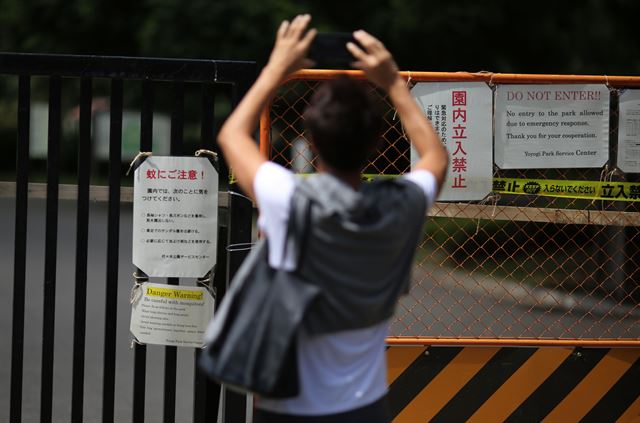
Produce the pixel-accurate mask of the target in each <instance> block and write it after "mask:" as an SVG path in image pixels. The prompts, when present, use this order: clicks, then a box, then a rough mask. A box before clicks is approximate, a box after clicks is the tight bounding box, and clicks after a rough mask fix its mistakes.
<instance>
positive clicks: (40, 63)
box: [0, 53, 256, 423]
mask: <svg viewBox="0 0 640 423" xmlns="http://www.w3.org/2000/svg"><path fill="white" fill-rule="evenodd" d="M255 74H256V65H255V63H253V62H230V61H209V60H173V59H147V58H128V57H96V56H63V55H30V54H13V53H0V75H1V76H3V77H6V78H17V80H18V106H17V113H16V116H17V145H16V151H17V163H16V173H15V182H9V183H5V185H7V184H8V185H9V186H12V184H13V185H15V191H14V192H15V241H14V268H13V305H12V334H11V378H10V407H9V418H10V421H11V422H20V421H23V419H24V415H23V409H24V404H23V390H24V389H23V388H24V385H25V384H36V383H38V382H37V381H34V380H24V377H23V374H24V373H25V372H24V369H25V365H26V363H25V361H24V353H25V341H26V340H25V319H29V317H30V316H27V315H26V314H25V313H26V310H25V301H27V300H28V299H27V295H26V294H27V292H28V290H27V278H26V274H27V269H28V267H29V266H30V252H29V251H30V250H28V249H27V226H28V218H27V216H28V204H29V201H28V200H29V192H30V189H33V184H30V170H29V169H30V163H32V161H31V160H30V154H29V148H30V110H31V99H32V93H33V85H34V84H33V81H34V78H37V80H38V84H40V79H43V80H48V134H47V156H46V195H45V194H44V193H43V195H42V197H43V198H46V211H45V216H46V222H45V239H44V244H45V245H44V284H43V290H44V293H43V310H42V342H41V348H42V353H41V380H40V382H39V385H40V419H39V421H41V422H44V423H46V422H51V421H56V420H58V418H57V417H56V416H54V415H53V413H52V410H53V401H54V399H55V401H57V402H59V401H67V400H68V401H69V407H70V410H71V411H70V416H71V421H73V422H81V421H83V420H89V419H86V418H85V414H86V408H87V407H86V406H85V404H84V398H85V397H84V393H85V391H86V389H87V385H88V384H90V383H92V381H91V380H89V379H88V377H87V376H86V375H85V354H86V353H85V350H86V348H87V344H86V342H87V341H86V339H87V338H86V328H87V288H88V287H91V285H92V284H102V283H104V284H105V285H104V289H105V293H104V307H105V316H104V318H105V320H104V352H103V383H102V385H103V386H102V409H101V415H102V421H103V422H113V421H114V420H115V419H116V418H115V416H114V397H115V394H116V390H117V389H118V388H117V387H116V382H115V379H116V371H117V367H118V364H119V362H118V359H117V358H116V330H117V320H118V308H117V302H116V298H117V297H118V285H119V281H118V279H119V269H120V268H121V267H123V266H128V267H130V266H131V264H130V262H129V261H126V260H123V259H122V257H120V256H119V253H120V252H121V244H120V233H121V228H120V217H121V215H120V213H121V206H122V205H121V198H122V197H123V196H126V195H125V194H126V193H125V192H123V191H126V188H125V189H123V188H122V185H123V179H122V176H123V173H124V169H123V164H122V162H123V159H128V158H123V157H122V150H121V147H122V122H123V121H122V116H123V107H124V106H123V104H124V102H125V99H126V98H127V96H128V95H129V92H128V91H127V90H125V87H126V88H127V89H128V88H129V87H130V86H133V87H135V90H136V91H137V92H138V93H139V95H138V97H139V103H140V151H153V148H154V145H153V139H152V138H153V136H152V128H153V122H154V117H153V115H154V105H155V99H156V98H157V96H156V94H157V91H158V86H159V85H162V88H163V89H164V91H166V92H169V95H168V100H167V99H166V98H165V99H164V100H165V103H166V104H168V106H167V107H168V108H169V109H170V116H171V134H170V154H171V155H192V154H193V151H187V148H186V146H185V143H184V130H185V121H186V120H187V119H185V99H187V100H193V98H189V96H191V97H197V101H198V102H199V109H200V110H199V115H200V121H199V126H200V131H199V140H198V141H197V146H198V148H204V149H208V150H213V151H217V146H216V142H215V131H216V126H217V124H216V122H215V120H214V116H215V115H216V114H215V110H214V107H215V105H216V104H220V102H221V101H222V103H224V102H226V106H225V107H226V109H227V110H230V109H231V108H232V107H233V105H234V104H235V102H236V101H237V100H238V99H239V98H240V97H241V96H242V95H243V93H244V92H245V91H246V90H247V89H248V87H249V86H250V84H251V83H252V82H253V80H254V78H255ZM70 80H75V84H78V83H79V96H78V97H79V107H78V108H79V118H78V121H77V124H78V143H77V169H75V172H76V178H77V179H76V180H77V184H76V183H74V184H73V185H76V186H77V195H76V198H77V205H76V207H77V210H76V213H77V214H76V234H75V235H76V240H75V288H74V303H73V342H72V345H71V348H70V349H69V350H68V351H65V353H66V354H69V355H72V356H73V358H72V363H73V366H72V371H73V375H72V378H71V380H72V387H71V395H70V398H58V397H56V394H57V393H56V392H55V390H54V360H55V359H56V357H55V356H54V343H55V340H56V337H55V328H56V325H55V323H56V275H57V270H58V269H57V267H58V266H59V263H58V259H57V253H58V251H57V249H58V245H59V237H61V236H65V234H62V235H61V234H60V231H59V226H58V220H59V199H60V196H59V191H60V187H61V186H62V185H61V184H60V178H61V134H62V120H63V119H62V118H63V116H62V113H63V97H64V92H65V91H64V89H63V86H66V85H65V84H68V82H69V81H70ZM97 81H99V84H102V86H108V91H109V93H108V98H109V101H108V104H109V106H108V107H109V112H110V124H109V126H110V131H109V155H108V161H107V166H108V196H107V198H105V200H106V201H107V204H108V206H107V207H108V213H107V239H106V244H107V245H106V275H105V278H104V279H103V278H102V277H100V276H99V275H95V274H92V275H91V277H88V272H91V269H88V260H87V257H88V254H89V247H90V245H89V243H88V237H89V230H90V205H91V197H90V195H91V194H90V193H91V192H93V191H94V190H96V187H92V186H91V183H90V181H91V175H92V173H95V169H93V170H92V166H91V164H92V161H93V160H92V151H93V148H92V108H93V100H94V94H93V92H94V88H95V85H96V84H98V82H97ZM164 91H163V92H164ZM221 99H222V100H221ZM187 118H189V116H188V117H187ZM196 138H198V137H197V136H196ZM221 163H222V161H221ZM220 178H221V181H222V183H221V186H225V185H226V184H225V181H227V180H228V171H227V170H226V169H225V168H224V165H221V171H220ZM229 190H230V191H233V190H235V187H234V186H233V185H232V186H230V187H229ZM74 192H75V187H74ZM9 196H11V195H9ZM228 207H229V209H233V210H234V213H230V212H229V213H226V216H227V217H224V216H220V218H219V219H218V221H219V222H220V225H221V227H220V228H219V241H218V246H219V247H218V265H217V271H216V274H215V278H214V280H213V283H214V285H215V288H216V290H217V292H218V297H220V296H221V295H223V294H224V290H225V287H226V281H227V280H228V277H229V275H230V274H233V272H234V271H235V269H236V268H237V267H238V265H239V263H240V262H241V261H242V259H243V258H244V255H243V254H242V253H237V254H234V255H233V257H227V254H226V245H229V243H242V242H249V241H250V237H251V213H252V209H251V204H250V203H249V202H248V201H246V200H245V199H243V198H242V197H241V196H234V195H231V196H229V197H228ZM220 213H224V210H221V211H220ZM231 216H233V220H231ZM3 236H4V237H10V236H11V235H10V234H8V233H7V234H4V235H3ZM124 261H126V262H124ZM103 281H104V282H103ZM167 282H168V283H170V284H177V283H179V281H178V280H177V279H175V278H170V279H169V280H168V281H167ZM8 285H9V282H8V281H6V283H5V287H4V288H5V289H4V290H5V291H9V286H8ZM30 286H32V285H30ZM121 317H122V316H121ZM154 348H155V347H154ZM157 348H160V347H157ZM199 352H200V351H199V350H195V351H194V354H195V359H197V356H198V354H199ZM132 354H133V355H134V357H133V372H132V373H133V374H131V383H132V384H133V388H132V395H133V398H132V400H131V403H130V405H131V416H132V421H134V422H143V421H145V405H146V406H147V409H148V406H149V404H145V403H146V402H147V401H145V397H146V386H148V381H147V380H146V378H147V374H148V371H147V347H146V346H145V345H140V344H135V345H134V347H133V353H132ZM28 365H31V364H28ZM152 371H154V372H157V371H158V369H153V370H152ZM177 372H178V369H177V348H176V347H164V369H163V373H164V375H163V380H164V389H163V400H162V405H160V404H154V405H157V406H158V407H160V406H161V407H162V409H163V410H162V418H163V421H164V422H174V421H176V420H178V421H184V418H183V417H181V416H178V418H176V407H175V404H176V374H177ZM193 374H194V380H193V383H194V391H193V392H194V393H193V421H195V422H202V421H214V419H215V414H216V413H217V407H218V399H219V386H216V385H215V384H213V383H211V382H209V381H208V380H207V379H206V377H204V376H203V375H202V374H201V373H200V372H199V371H198V370H197V368H196V369H195V370H194V371H193ZM7 382H8V381H7ZM1 383H3V384H4V383H5V381H4V380H3V381H2V382H1ZM226 401H227V406H226V409H227V412H234V411H237V410H239V409H240V410H242V411H243V413H244V402H243V401H244V398H243V397H241V396H239V395H234V394H227V396H226ZM243 413H242V414H243ZM0 420H1V419H0ZM147 420H149V418H148V417H147ZM229 421H230V420H229ZM233 421H234V422H236V421H242V418H241V417H239V416H238V415H236V416H235V417H234V419H233Z"/></svg>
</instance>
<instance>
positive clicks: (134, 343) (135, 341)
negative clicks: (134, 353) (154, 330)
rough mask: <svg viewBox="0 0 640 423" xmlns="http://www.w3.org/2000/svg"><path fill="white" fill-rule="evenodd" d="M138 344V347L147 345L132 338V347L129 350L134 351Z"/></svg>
mask: <svg viewBox="0 0 640 423" xmlns="http://www.w3.org/2000/svg"><path fill="white" fill-rule="evenodd" d="M136 344H138V345H145V344H143V343H142V342H140V341H138V340H137V339H136V338H135V337H134V338H131V346H129V349H130V350H132V349H133V347H135V346H136Z"/></svg>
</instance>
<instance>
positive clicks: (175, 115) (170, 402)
mask: <svg viewBox="0 0 640 423" xmlns="http://www.w3.org/2000/svg"><path fill="white" fill-rule="evenodd" d="M183 129H184V83H183V82H175V83H174V84H173V110H172V112H171V147H170V154H171V155H172V156H179V155H180V154H182V136H183ZM167 283H168V284H169V285H179V284H180V279H179V278H167ZM164 351H165V353H164V354H165V357H164V401H163V402H164V404H163V405H164V413H163V422H164V423H172V422H174V421H175V418H176V361H177V353H178V347H174V346H167V347H165V348H164Z"/></svg>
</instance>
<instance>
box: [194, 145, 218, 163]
mask: <svg viewBox="0 0 640 423" xmlns="http://www.w3.org/2000/svg"><path fill="white" fill-rule="evenodd" d="M203 155H204V156H210V157H212V158H213V159H214V160H218V153H216V152H215V151H211V150H207V149H204V148H201V149H200V150H198V151H196V157H200V156H203Z"/></svg>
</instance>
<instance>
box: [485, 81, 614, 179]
mask: <svg viewBox="0 0 640 423" xmlns="http://www.w3.org/2000/svg"><path fill="white" fill-rule="evenodd" d="M608 147H609V89H608V88H607V87H606V86H604V85H500V86H498V88H497V89H496V141H495V155H496V157H495V160H496V165H498V167H500V168H502V169H544V168H584V167H602V166H604V164H605V162H606V161H607V160H608V158H609V156H608V155H609V153H608V151H609V150H608Z"/></svg>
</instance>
